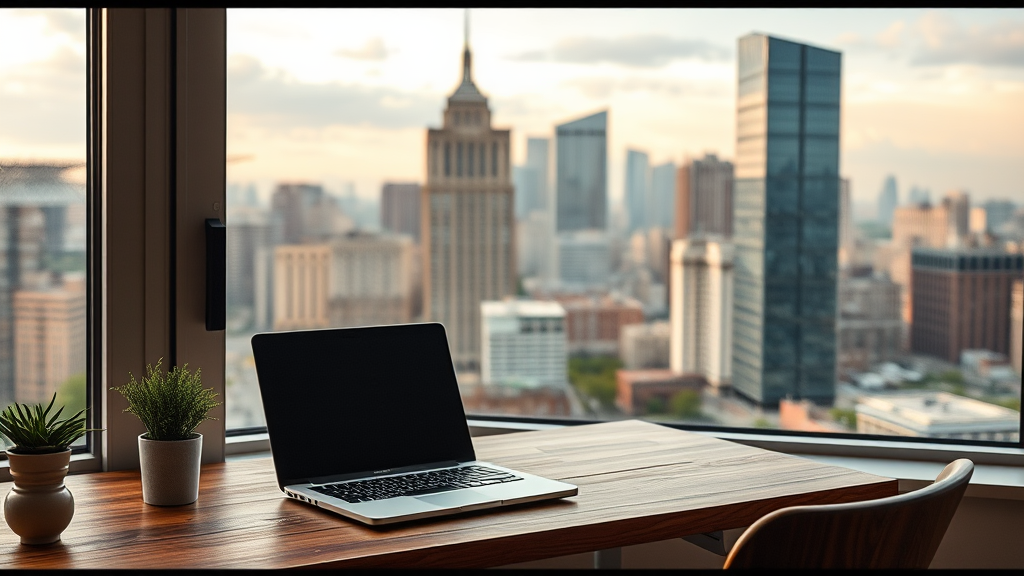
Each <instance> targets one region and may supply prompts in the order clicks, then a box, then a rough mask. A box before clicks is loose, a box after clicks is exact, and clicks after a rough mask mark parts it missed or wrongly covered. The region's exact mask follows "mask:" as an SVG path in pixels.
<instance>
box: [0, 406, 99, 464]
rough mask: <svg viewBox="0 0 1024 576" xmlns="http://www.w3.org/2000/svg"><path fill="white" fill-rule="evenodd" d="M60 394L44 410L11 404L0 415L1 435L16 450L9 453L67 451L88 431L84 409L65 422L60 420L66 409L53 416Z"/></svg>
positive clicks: (41, 407)
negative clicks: (55, 403)
mask: <svg viewBox="0 0 1024 576" xmlns="http://www.w3.org/2000/svg"><path fill="white" fill-rule="evenodd" d="M56 400H57V394H56V393H54V394H53V398H52V399H50V404H49V405H48V406H47V407H46V409H45V410H44V409H43V405H42V404H36V405H35V406H29V405H28V404H17V403H14V404H11V405H10V406H8V407H7V408H5V409H4V411H3V412H0V435H2V436H3V437H4V438H6V439H7V441H8V442H10V443H11V444H12V445H13V447H12V448H10V450H9V451H10V452H14V453H15V454H52V453H54V452H63V451H65V450H67V449H68V448H69V447H70V446H71V445H72V444H74V443H75V441H76V440H78V439H79V438H81V437H82V436H83V435H84V434H85V433H86V432H88V431H90V430H87V429H86V428H85V410H84V409H82V410H79V411H78V413H77V414H75V415H74V416H72V417H70V418H65V419H64V420H58V418H60V414H61V412H63V411H64V407H63V406H61V407H60V408H59V409H58V410H57V413H56V414H54V415H53V416H50V410H52V409H53V403H54V402H56Z"/></svg>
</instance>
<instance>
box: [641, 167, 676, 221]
mask: <svg viewBox="0 0 1024 576" xmlns="http://www.w3.org/2000/svg"><path fill="white" fill-rule="evenodd" d="M675 213H676V164H675V162H665V163H663V164H658V165H657V166H654V167H652V168H651V198H650V202H649V203H648V207H647V214H648V218H647V225H648V226H652V227H654V226H657V227H659V228H662V229H664V230H668V231H669V232H670V233H671V230H672V227H673V222H672V220H673V218H674V216H675Z"/></svg>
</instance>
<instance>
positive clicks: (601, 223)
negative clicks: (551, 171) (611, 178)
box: [555, 110, 608, 232]
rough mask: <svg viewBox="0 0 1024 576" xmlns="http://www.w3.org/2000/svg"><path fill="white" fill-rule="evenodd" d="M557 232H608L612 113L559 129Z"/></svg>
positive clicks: (556, 162) (556, 159)
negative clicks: (609, 134)
mask: <svg viewBox="0 0 1024 576" xmlns="http://www.w3.org/2000/svg"><path fill="white" fill-rule="evenodd" d="M555 151H556V152H555V196H556V202H555V207H556V208H555V212H556V214H555V230H556V231H557V232H572V231H574V230H585V229H588V228H596V229H600V230H604V229H606V228H607V220H608V111H607V110H606V111H602V112H598V113H597V114H592V115H590V116H587V117H585V118H580V119H579V120H573V121H572V122H566V123H565V124H561V125H559V126H556V127H555Z"/></svg>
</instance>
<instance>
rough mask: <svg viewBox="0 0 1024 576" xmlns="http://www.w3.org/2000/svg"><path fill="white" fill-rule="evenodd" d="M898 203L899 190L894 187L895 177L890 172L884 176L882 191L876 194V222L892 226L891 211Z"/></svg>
mask: <svg viewBox="0 0 1024 576" xmlns="http://www.w3.org/2000/svg"><path fill="white" fill-rule="evenodd" d="M899 204H900V195H899V190H898V189H897V188H896V177H895V176H893V175H892V174H890V175H888V176H886V177H885V183H884V184H882V191H881V192H880V193H879V194H878V222H879V223H881V224H884V225H886V226H892V215H893V211H895V210H896V207H897V206H899Z"/></svg>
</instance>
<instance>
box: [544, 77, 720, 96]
mask: <svg viewBox="0 0 1024 576" xmlns="http://www.w3.org/2000/svg"><path fill="white" fill-rule="evenodd" d="M562 86H567V87H570V88H576V89H578V90H579V91H581V92H583V94H584V95H585V96H587V97H589V98H593V99H595V100H603V99H606V98H608V97H610V96H611V95H612V93H613V92H654V93H661V94H667V95H669V96H698V97H704V96H713V97H725V96H728V91H727V90H725V89H724V88H725V87H724V86H720V85H719V84H718V83H712V82H708V81H702V82H680V81H676V80H661V79H652V78H642V77H638V76H633V77H628V78H619V79H613V78H605V77H591V78H574V79H572V80H566V81H565V82H563V83H562Z"/></svg>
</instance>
